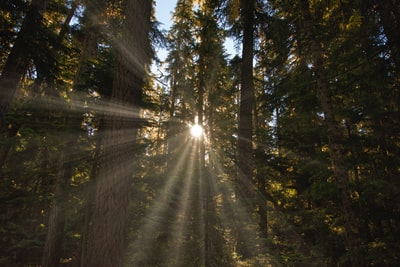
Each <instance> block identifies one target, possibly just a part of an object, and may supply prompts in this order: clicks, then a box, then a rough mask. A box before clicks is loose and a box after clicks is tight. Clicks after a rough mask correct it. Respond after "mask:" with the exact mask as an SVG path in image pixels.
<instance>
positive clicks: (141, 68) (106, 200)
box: [81, 0, 152, 267]
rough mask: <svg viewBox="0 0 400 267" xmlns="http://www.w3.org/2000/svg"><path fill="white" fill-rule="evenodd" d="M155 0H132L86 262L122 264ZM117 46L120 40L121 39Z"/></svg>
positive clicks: (107, 266)
mask: <svg viewBox="0 0 400 267" xmlns="http://www.w3.org/2000/svg"><path fill="white" fill-rule="evenodd" d="M151 9H152V2H151V1H140V0H130V1H128V3H127V6H126V21H125V24H124V28H123V33H122V36H123V37H122V41H121V44H120V46H118V52H119V56H118V64H117V69H116V73H115V77H114V84H113V94H112V99H111V100H112V103H111V105H112V107H113V108H116V104H119V105H122V104H124V106H125V108H124V107H122V106H121V107H120V108H121V109H120V110H117V111H115V112H113V114H107V115H106V116H107V118H106V125H105V128H104V129H103V131H104V147H103V151H102V153H101V158H100V159H99V166H98V168H99V169H98V171H97V172H96V173H97V175H96V177H93V179H94V182H95V185H94V203H93V211H92V216H91V221H90V222H89V224H88V229H87V231H88V232H87V235H86V236H87V242H85V246H84V247H83V248H82V249H83V250H84V251H85V253H83V256H82V259H81V266H82V267H102V266H104V267H113V266H115V267H119V266H123V262H124V249H125V247H126V234H127V226H128V206H129V199H130V192H131V191H130V186H131V178H132V175H133V171H134V170H133V154H134V149H135V146H134V145H135V137H136V133H137V128H138V125H137V122H136V121H135V119H136V118H137V117H138V116H139V108H138V105H139V104H140V99H141V95H142V85H143V79H144V75H145V73H146V65H147V64H148V61H149V49H150V44H149V36H148V35H149V31H150V27H151V24H150V16H151ZM116 45H118V44H116Z"/></svg>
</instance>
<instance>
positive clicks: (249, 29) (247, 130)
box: [237, 0, 255, 258]
mask: <svg viewBox="0 0 400 267" xmlns="http://www.w3.org/2000/svg"><path fill="white" fill-rule="evenodd" d="M240 5H241V12H242V13H241V18H242V21H243V44H242V45H243V46H242V67H241V88H240V107H239V138H238V167H239V169H238V183H237V187H238V188H237V189H238V190H237V193H238V197H239V199H240V202H241V205H242V209H245V210H242V214H241V215H239V216H240V217H243V216H246V215H245V214H246V213H247V214H249V213H250V214H252V212H253V205H252V202H253V199H252V198H253V196H254V192H253V181H252V179H253V165H254V163H253V109H254V102H255V100H254V99H255V97H254V81H253V57H254V10H255V1H254V0H241V1H240ZM239 220H241V218H239ZM247 223H250V222H247ZM243 224H245V223H243V222H241V223H240V226H239V228H240V229H238V230H237V232H238V246H237V250H238V252H239V254H241V255H242V256H243V257H244V258H248V257H250V256H251V254H252V251H251V249H250V247H249V244H248V242H247V243H246V240H248V236H249V235H248V234H247V233H245V230H244V229H245V228H246V227H247V226H246V225H243Z"/></svg>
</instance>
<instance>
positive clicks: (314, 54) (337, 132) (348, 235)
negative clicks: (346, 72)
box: [302, 4, 364, 267]
mask: <svg viewBox="0 0 400 267" xmlns="http://www.w3.org/2000/svg"><path fill="white" fill-rule="evenodd" d="M302 11H303V13H304V29H305V30H306V33H305V36H306V37H308V38H306V39H307V40H308V42H310V47H309V51H310V56H311V60H312V63H313V68H314V71H315V78H316V82H317V96H318V99H319V102H320V105H321V109H322V111H323V113H324V117H325V120H324V122H325V127H326V130H327V131H326V132H327V138H328V142H329V154H330V159H331V163H332V171H333V177H334V179H335V182H336V186H337V189H338V191H339V194H340V208H341V210H340V214H341V217H342V219H343V222H344V227H345V244H346V248H347V250H348V252H349V253H350V260H351V266H354V267H361V266H364V264H363V257H362V253H361V247H362V246H361V241H360V233H359V228H358V220H357V218H356V215H355V212H354V210H353V207H352V206H353V203H352V200H351V195H352V191H351V188H350V177H349V175H348V171H347V169H346V164H345V159H344V156H343V155H344V153H345V152H344V151H342V149H341V147H342V144H343V140H344V136H343V134H342V132H343V129H341V128H342V127H341V126H340V124H339V122H338V121H337V120H336V117H335V112H334V108H333V106H332V102H333V100H332V98H331V93H330V90H329V83H328V77H327V74H326V71H325V68H324V63H323V52H322V46H321V44H320V43H319V42H318V40H317V37H316V35H315V32H316V31H315V28H314V21H313V18H312V15H311V13H310V11H309V7H308V6H307V4H306V5H303V6H302Z"/></svg>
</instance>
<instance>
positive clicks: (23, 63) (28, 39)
mask: <svg viewBox="0 0 400 267" xmlns="http://www.w3.org/2000/svg"><path fill="white" fill-rule="evenodd" d="M47 2H48V0H33V1H32V4H31V6H30V7H29V10H28V12H27V14H26V16H25V19H24V21H23V23H22V26H21V29H20V31H19V33H18V37H17V39H16V40H15V43H14V45H13V48H12V49H11V52H10V54H9V55H8V58H7V61H6V63H5V65H4V67H3V70H2V73H1V77H0V129H3V128H4V127H5V117H6V114H7V112H8V110H9V108H10V105H11V103H12V101H13V100H14V97H15V94H16V92H17V89H18V87H19V84H20V82H21V80H22V78H23V77H24V76H25V74H26V72H27V70H28V67H29V61H30V59H31V53H32V52H33V51H31V50H32V49H29V48H30V47H32V44H35V43H37V40H36V36H37V35H38V31H39V29H40V25H41V23H42V16H43V12H44V10H45V8H46V5H47Z"/></svg>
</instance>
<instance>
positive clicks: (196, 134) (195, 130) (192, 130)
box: [190, 124, 203, 138]
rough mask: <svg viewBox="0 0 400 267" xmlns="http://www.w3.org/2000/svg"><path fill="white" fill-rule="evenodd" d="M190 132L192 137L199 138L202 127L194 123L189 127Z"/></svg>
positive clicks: (201, 133)
mask: <svg viewBox="0 0 400 267" xmlns="http://www.w3.org/2000/svg"><path fill="white" fill-rule="evenodd" d="M190 134H191V135H192V136H193V137H194V138H200V137H201V136H202V135H203V127H201V126H200V125H198V124H194V125H192V126H191V127H190Z"/></svg>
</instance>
